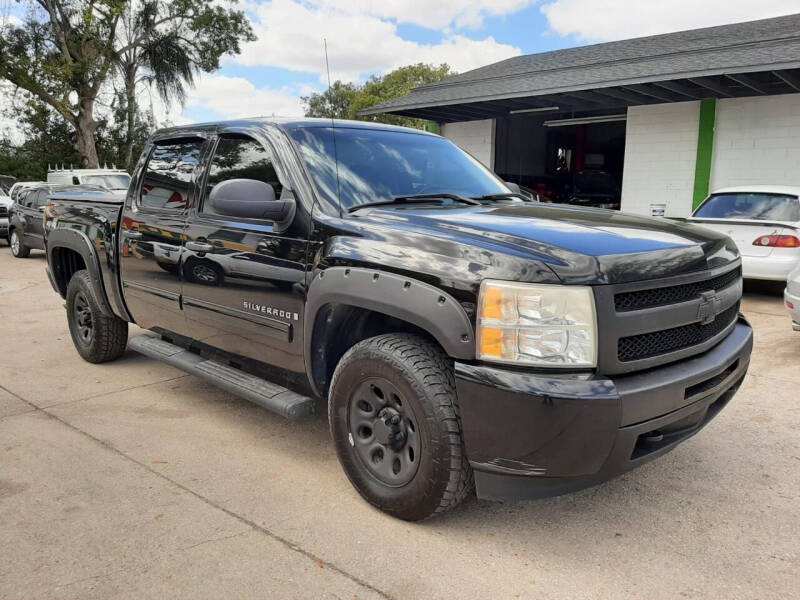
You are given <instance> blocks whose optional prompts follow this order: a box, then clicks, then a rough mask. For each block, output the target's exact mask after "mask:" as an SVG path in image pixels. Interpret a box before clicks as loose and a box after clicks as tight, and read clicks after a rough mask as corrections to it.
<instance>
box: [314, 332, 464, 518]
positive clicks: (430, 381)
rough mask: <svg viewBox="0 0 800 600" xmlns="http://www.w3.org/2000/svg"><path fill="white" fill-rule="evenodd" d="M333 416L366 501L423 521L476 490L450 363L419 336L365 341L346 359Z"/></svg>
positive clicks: (337, 440) (343, 456) (342, 454)
mask: <svg viewBox="0 0 800 600" xmlns="http://www.w3.org/2000/svg"><path fill="white" fill-rule="evenodd" d="M329 396H330V397H329V403H328V419H329V422H330V429H331V435H332V437H333V441H334V445H335V447H336V453H337V454H338V457H339V462H340V463H341V464H342V467H343V468H344V471H345V473H346V474H347V477H348V479H350V482H351V483H352V484H353V485H354V486H355V488H356V489H357V490H358V492H359V493H360V494H361V495H362V496H363V497H364V499H366V500H367V501H368V502H369V503H371V504H372V505H374V506H376V507H377V508H380V509H381V510H383V511H384V512H387V513H389V514H391V515H393V516H395V517H398V518H401V519H405V520H408V521H418V520H421V519H425V518H427V517H429V516H432V515H434V514H436V513H440V512H444V511H445V510H448V509H450V508H452V507H454V506H456V505H457V504H458V503H459V502H461V500H463V499H464V498H465V497H466V495H467V494H468V493H469V492H470V490H471V489H472V471H471V469H470V466H469V462H468V461H467V457H466V454H465V452H464V443H463V441H462V437H461V419H460V417H459V413H458V403H457V398H456V390H455V379H454V375H453V366H452V363H451V361H450V360H449V359H448V358H447V356H446V355H445V354H444V352H442V350H441V349H440V348H439V347H438V346H436V345H435V344H434V343H432V342H430V341H428V340H426V339H424V338H422V337H420V336H416V335H410V334H387V335H380V336H377V337H373V338H370V339H367V340H364V341H362V342H360V343H358V344H356V345H355V346H353V347H352V348H351V349H350V350H348V351H347V352H346V353H345V355H344V356H343V357H342V359H341V361H340V362H339V364H338V365H337V367H336V371H335V372H334V374H333V379H332V382H331V391H330V395H329Z"/></svg>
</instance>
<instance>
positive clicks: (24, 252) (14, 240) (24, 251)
mask: <svg viewBox="0 0 800 600" xmlns="http://www.w3.org/2000/svg"><path fill="white" fill-rule="evenodd" d="M8 243H9V245H10V246H11V254H13V255H14V256H15V257H16V258H27V257H28V255H29V254H30V253H31V249H30V248H28V247H27V246H26V245H25V243H24V242H23V241H22V236H21V235H20V234H19V233H18V232H17V230H16V229H14V230H12V231H11V235H10V236H9V238H8Z"/></svg>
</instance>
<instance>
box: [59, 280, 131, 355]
mask: <svg viewBox="0 0 800 600" xmlns="http://www.w3.org/2000/svg"><path fill="white" fill-rule="evenodd" d="M67 322H68V323H69V333H70V335H71V336H72V343H73V344H75V349H76V350H77V351H78V354H80V355H81V356H82V357H83V359H84V360H86V361H88V362H91V363H102V362H108V361H110V360H115V359H117V358H119V357H120V356H121V355H122V353H123V352H125V346H126V345H127V344H128V323H127V322H126V321H123V320H122V319H120V318H119V317H117V316H110V317H109V316H106V315H104V314H103V312H102V311H101V310H100V304H99V302H98V301H97V298H96V297H95V292H94V288H93V287H92V281H91V278H90V276H89V272H88V271H87V270H85V269H83V270H80V271H77V272H76V273H75V274H74V275H73V276H72V279H70V280H69V284H68V285H67Z"/></svg>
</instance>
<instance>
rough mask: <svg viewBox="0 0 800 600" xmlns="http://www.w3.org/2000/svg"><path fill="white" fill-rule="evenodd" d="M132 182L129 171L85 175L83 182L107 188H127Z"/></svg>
mask: <svg viewBox="0 0 800 600" xmlns="http://www.w3.org/2000/svg"><path fill="white" fill-rule="evenodd" d="M130 182H131V176H130V175H128V174H127V173H124V174H122V175H85V176H84V177H83V183H87V184H89V185H99V186H100V187H104V188H106V189H107V190H127V189H128V185H129V184H130Z"/></svg>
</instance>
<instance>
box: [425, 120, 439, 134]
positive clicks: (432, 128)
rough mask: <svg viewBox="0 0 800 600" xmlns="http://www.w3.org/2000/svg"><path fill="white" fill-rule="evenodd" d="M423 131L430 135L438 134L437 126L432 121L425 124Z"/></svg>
mask: <svg viewBox="0 0 800 600" xmlns="http://www.w3.org/2000/svg"><path fill="white" fill-rule="evenodd" d="M425 130H426V131H430V132H431V133H439V124H438V123H436V122H434V121H428V122H427V123H426V124H425Z"/></svg>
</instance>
